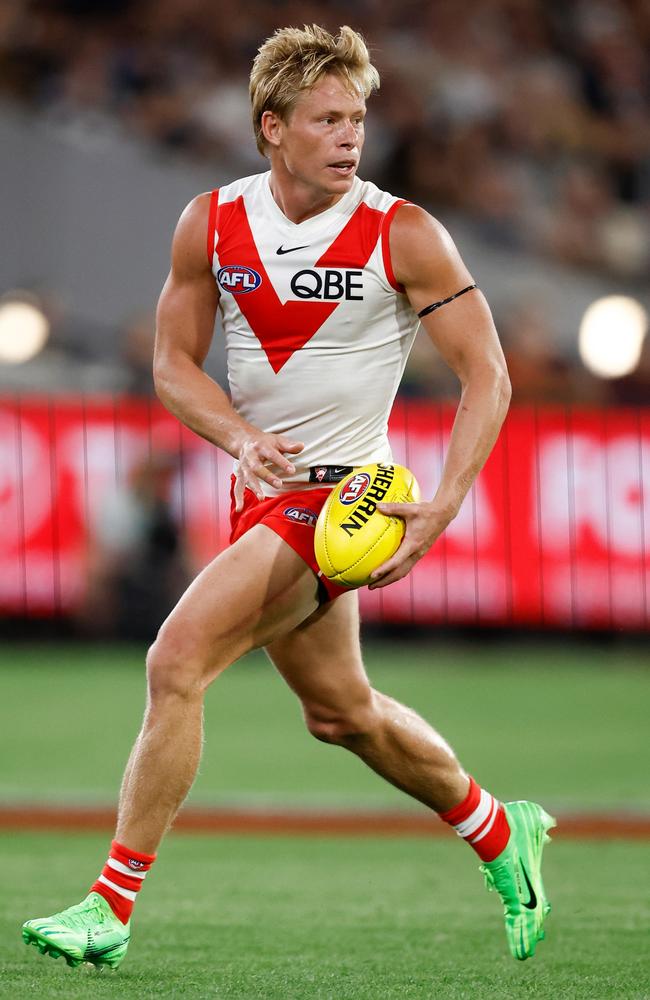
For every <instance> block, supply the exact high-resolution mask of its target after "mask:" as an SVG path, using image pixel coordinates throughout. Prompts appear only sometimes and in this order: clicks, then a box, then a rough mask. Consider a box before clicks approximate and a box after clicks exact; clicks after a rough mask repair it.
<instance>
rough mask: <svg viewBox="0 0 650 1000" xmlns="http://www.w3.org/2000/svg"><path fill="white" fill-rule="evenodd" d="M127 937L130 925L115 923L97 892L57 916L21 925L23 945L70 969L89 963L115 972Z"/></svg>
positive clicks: (123, 952) (115, 919) (123, 953)
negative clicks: (61, 962)
mask: <svg viewBox="0 0 650 1000" xmlns="http://www.w3.org/2000/svg"><path fill="white" fill-rule="evenodd" d="M130 936H131V935H130V924H123V923H122V921H121V920H118V918H117V917H116V916H115V914H114V913H113V911H112V910H111V908H110V906H109V905H108V903H107V902H106V900H105V899H104V897H103V896H100V895H99V893H97V892H91V893H90V894H89V895H88V896H86V898H85V899H84V900H83V902H81V903H77V905H76V906H70V907H69V908H68V909H67V910H62V912H61V913H55V914H53V915H52V916H51V917H37V918H36V919H35V920H28V921H27V922H26V923H24V924H23V941H24V942H25V944H34V945H36V947H37V948H38V950H39V951H40V953H41V955H45V954H49V955H50V956H51V957H52V958H59V957H60V956H61V955H63V957H64V958H65V960H66V962H67V963H68V965H71V966H73V967H76V966H77V965H81V963H82V962H91V963H92V964H93V965H96V966H98V967H100V966H105V965H108V966H110V968H111V969H115V968H117V966H118V965H119V964H120V962H121V961H122V959H123V958H124V956H125V955H126V949H127V948H128V946H129V937H130Z"/></svg>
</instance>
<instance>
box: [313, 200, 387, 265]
mask: <svg viewBox="0 0 650 1000" xmlns="http://www.w3.org/2000/svg"><path fill="white" fill-rule="evenodd" d="M383 219H384V213H383V212H380V211H379V210H378V209H376V208H369V207H368V205H366V204H365V202H363V201H362V202H361V204H360V205H359V207H358V208H357V209H356V211H355V212H353V214H352V216H351V217H350V220H349V222H348V223H347V225H345V226H344V227H343V229H342V230H341V232H340V233H339V235H338V236H337V237H336V239H335V240H334V242H333V243H332V245H331V246H330V248H329V250H326V251H325V253H324V254H323V255H322V256H321V257H320V258H319V259H318V260H317V261H316V267H356V268H359V267H365V266H366V264H367V263H368V261H369V259H370V254H371V253H372V251H373V250H374V249H375V247H376V246H377V240H378V239H379V233H380V232H381V224H382V222H383Z"/></svg>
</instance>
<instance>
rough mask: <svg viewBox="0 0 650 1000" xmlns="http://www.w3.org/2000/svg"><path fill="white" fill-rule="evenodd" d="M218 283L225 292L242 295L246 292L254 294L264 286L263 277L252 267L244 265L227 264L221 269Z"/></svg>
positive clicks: (218, 274)
mask: <svg viewBox="0 0 650 1000" xmlns="http://www.w3.org/2000/svg"><path fill="white" fill-rule="evenodd" d="M217 281H218V282H219V284H220V285H221V287H222V288H223V290H224V291H225V292H232V294H233V295H242V294H243V293H244V292H254V291H255V289H256V288H259V287H260V285H261V284H262V276H261V275H260V274H258V273H257V271H254V270H253V268H252V267H244V266H243V264H227V265H226V267H222V268H220V269H219V271H218V273H217Z"/></svg>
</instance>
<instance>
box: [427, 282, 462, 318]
mask: <svg viewBox="0 0 650 1000" xmlns="http://www.w3.org/2000/svg"><path fill="white" fill-rule="evenodd" d="M473 288H476V284H474V285H468V286H467V288H462V289H461V290H460V292H456V294H455V295H450V296H449V298H448V299H441V300H440V302H434V303H432V305H430V306H425V308H424V309H420V311H419V313H418V319H422V317H423V316H428V315H429V313H432V312H435V311H436V309H440V307H441V306H446V305H447V303H448V302H453V301H454V299H457V298H458V297H459V296H460V295H464V294H465V292H471V290H472V289H473Z"/></svg>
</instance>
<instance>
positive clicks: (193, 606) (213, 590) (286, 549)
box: [149, 524, 318, 687]
mask: <svg viewBox="0 0 650 1000" xmlns="http://www.w3.org/2000/svg"><path fill="white" fill-rule="evenodd" d="M317 595H318V587H317V582H316V578H315V576H314V574H313V572H312V571H311V570H310V569H309V567H308V566H307V565H306V564H305V562H304V561H303V560H302V559H301V558H300V556H299V555H298V554H297V553H296V552H294V550H293V549H292V548H291V546H290V545H288V544H287V543H286V542H285V541H284V540H283V539H282V538H280V536H279V535H277V534H276V533H275V532H274V531H272V530H271V529H270V528H268V527H266V526H265V525H262V524H260V525H256V526H255V527H253V528H251V530H250V531H247V532H246V534H245V535H243V536H242V537H241V538H240V539H238V541H237V542H235V543H234V544H233V545H232V546H231V547H230V548H228V549H226V550H225V551H223V552H222V553H220V554H219V555H218V556H217V557H216V558H215V559H214V560H213V561H212V562H211V563H210V564H209V565H208V566H206V567H205V569H204V570H203V571H202V572H201V573H200V574H199V575H198V576H197V578H196V579H195V580H194V582H193V583H192V584H191V586H190V587H189V588H188V589H187V590H186V591H185V593H184V594H183V596H182V597H181V599H180V601H179V602H178V604H177V605H176V607H175V608H174V610H173V611H172V612H171V614H170V615H169V617H168V618H167V620H166V621H165V622H164V624H163V625H162V627H161V629H160V632H159V633H158V638H157V639H156V642H155V643H154V646H153V647H152V650H151V651H150V657H149V666H150V673H151V666H152V663H153V664H155V665H156V666H157V668H158V672H159V673H163V674H164V673H167V672H169V671H173V672H174V675H175V676H177V677H178V680H179V682H182V680H183V679H182V678H181V677H180V676H179V673H182V674H183V675H184V682H185V683H187V682H189V678H190V677H191V679H192V682H193V683H194V684H196V685H198V686H200V687H204V686H206V685H207V684H209V683H210V682H211V681H212V680H214V678H215V677H216V676H217V674H218V673H220V671H221V670H223V669H225V667H227V666H229V665H230V664H231V663H234V661H235V660H237V659H238V658H239V657H240V656H242V655H243V654H244V653H247V652H248V651H249V650H251V649H255V648H256V647H258V646H263V645H266V644H267V643H269V642H272V641H273V640H274V639H276V638H277V637H278V636H280V635H282V634H283V633H285V632H289V631H291V630H293V629H295V628H296V626H298V625H300V623H301V622H303V621H304V620H305V619H306V618H308V617H309V616H310V615H311V614H312V613H313V611H314V610H315V609H316V608H317V607H318V596H317Z"/></svg>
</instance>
